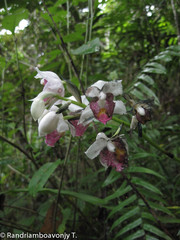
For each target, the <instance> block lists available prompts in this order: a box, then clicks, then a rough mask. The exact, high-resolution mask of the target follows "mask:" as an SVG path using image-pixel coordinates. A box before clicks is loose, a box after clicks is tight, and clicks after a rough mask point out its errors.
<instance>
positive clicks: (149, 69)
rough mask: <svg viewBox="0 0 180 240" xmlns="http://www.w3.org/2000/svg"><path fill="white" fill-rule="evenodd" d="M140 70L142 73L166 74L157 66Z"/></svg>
mask: <svg viewBox="0 0 180 240" xmlns="http://www.w3.org/2000/svg"><path fill="white" fill-rule="evenodd" d="M142 72H144V73H157V74H166V72H164V71H163V70H161V69H159V68H150V67H149V68H148V67H147V68H145V69H144V70H143V71H142Z"/></svg>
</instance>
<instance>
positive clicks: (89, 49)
mask: <svg viewBox="0 0 180 240" xmlns="http://www.w3.org/2000/svg"><path fill="white" fill-rule="evenodd" d="M100 44H101V43H100V41H99V38H95V39H93V40H91V41H89V42H87V43H86V44H83V45H82V46H81V47H79V48H77V49H75V50H71V52H72V54H74V55H85V54H89V53H94V52H98V51H99V49H100Z"/></svg>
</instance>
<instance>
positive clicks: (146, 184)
mask: <svg viewBox="0 0 180 240" xmlns="http://www.w3.org/2000/svg"><path fill="white" fill-rule="evenodd" d="M131 181H132V183H134V184H136V185H140V186H141V187H144V188H146V189H148V190H150V191H152V192H155V193H157V194H160V195H163V194H162V192H161V191H160V190H159V189H158V188H157V187H155V186H154V185H152V184H151V183H149V182H146V181H144V180H142V179H141V178H138V177H133V178H132V180H131Z"/></svg>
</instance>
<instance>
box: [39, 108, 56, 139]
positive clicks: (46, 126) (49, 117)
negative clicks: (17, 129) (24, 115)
mask: <svg viewBox="0 0 180 240" xmlns="http://www.w3.org/2000/svg"><path fill="white" fill-rule="evenodd" d="M58 121H59V115H58V114H56V113H55V112H54V111H50V112H49V113H47V114H46V115H45V116H44V117H43V118H42V119H41V121H40V123H39V127H38V131H39V136H40V137H42V136H46V135H47V134H49V133H51V132H53V131H54V130H56V128H57V124H58Z"/></svg>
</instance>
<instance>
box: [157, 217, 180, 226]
mask: <svg viewBox="0 0 180 240" xmlns="http://www.w3.org/2000/svg"><path fill="white" fill-rule="evenodd" d="M158 218H159V219H160V221H161V222H162V223H177V224H180V219H178V218H172V217H166V216H163V217H160V216H159V217H158Z"/></svg>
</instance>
